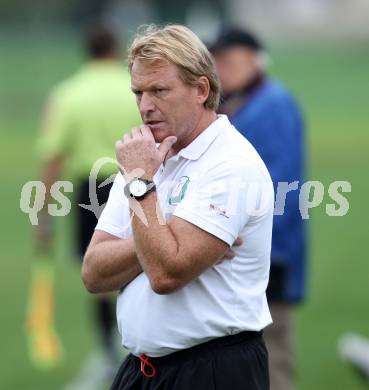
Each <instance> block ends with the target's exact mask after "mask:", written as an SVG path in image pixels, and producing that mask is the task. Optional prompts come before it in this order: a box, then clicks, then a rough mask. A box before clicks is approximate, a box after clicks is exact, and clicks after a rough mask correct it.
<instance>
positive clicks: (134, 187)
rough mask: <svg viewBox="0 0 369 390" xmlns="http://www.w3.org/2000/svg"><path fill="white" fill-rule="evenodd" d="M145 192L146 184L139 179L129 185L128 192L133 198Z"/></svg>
mask: <svg viewBox="0 0 369 390" xmlns="http://www.w3.org/2000/svg"><path fill="white" fill-rule="evenodd" d="M146 191H147V184H146V183H145V182H144V181H142V180H140V179H136V180H133V181H132V182H131V183H130V184H129V192H130V193H131V194H132V195H133V196H142V195H144V194H145V193H146Z"/></svg>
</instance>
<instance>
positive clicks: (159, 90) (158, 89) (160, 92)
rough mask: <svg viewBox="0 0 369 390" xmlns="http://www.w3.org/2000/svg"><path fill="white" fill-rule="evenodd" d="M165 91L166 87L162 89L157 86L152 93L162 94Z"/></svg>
mask: <svg viewBox="0 0 369 390" xmlns="http://www.w3.org/2000/svg"><path fill="white" fill-rule="evenodd" d="M165 91H166V89H164V88H157V89H155V91H154V93H155V95H162V94H163V93H164V92H165Z"/></svg>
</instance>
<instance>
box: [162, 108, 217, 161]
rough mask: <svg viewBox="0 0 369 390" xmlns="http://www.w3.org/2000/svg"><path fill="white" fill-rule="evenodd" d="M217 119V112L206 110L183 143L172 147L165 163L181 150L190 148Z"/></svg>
mask: <svg viewBox="0 0 369 390" xmlns="http://www.w3.org/2000/svg"><path fill="white" fill-rule="evenodd" d="M216 119H217V114H216V112H215V111H213V110H205V111H204V112H203V114H202V115H201V116H200V118H199V120H198V122H197V125H196V126H195V128H194V130H193V131H191V132H190V133H189V134H188V136H187V137H186V138H185V139H184V140H183V141H182V142H180V143H179V142H176V143H175V144H174V147H172V148H171V149H170V150H169V152H168V154H167V156H166V158H165V161H166V160H168V159H169V158H170V157H172V156H174V155H176V154H178V153H179V151H180V150H182V149H184V148H185V147H186V146H188V145H189V144H190V143H191V142H192V141H193V140H194V139H195V138H197V137H198V136H199V135H200V134H201V133H202V132H203V131H204V130H206V129H207V128H208V127H209V126H210V125H211V124H212V123H213V122H214V121H215V120H216Z"/></svg>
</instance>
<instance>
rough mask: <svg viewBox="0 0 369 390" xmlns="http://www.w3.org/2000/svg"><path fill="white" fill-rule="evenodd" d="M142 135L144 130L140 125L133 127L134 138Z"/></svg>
mask: <svg viewBox="0 0 369 390" xmlns="http://www.w3.org/2000/svg"><path fill="white" fill-rule="evenodd" d="M137 137H142V132H141V129H140V128H139V127H134V128H133V129H132V138H137Z"/></svg>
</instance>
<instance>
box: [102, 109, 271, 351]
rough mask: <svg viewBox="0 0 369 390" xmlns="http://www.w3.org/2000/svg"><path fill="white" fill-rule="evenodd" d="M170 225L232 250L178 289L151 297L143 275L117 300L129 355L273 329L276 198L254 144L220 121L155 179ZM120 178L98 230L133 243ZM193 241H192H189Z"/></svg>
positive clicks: (220, 117) (112, 191) (210, 127)
mask: <svg viewBox="0 0 369 390" xmlns="http://www.w3.org/2000/svg"><path fill="white" fill-rule="evenodd" d="M154 181H155V183H156V184H157V188H158V190H157V192H158V199H159V202H160V205H161V209H162V211H163V213H164V214H165V216H166V218H167V220H168V219H170V217H171V216H172V215H175V216H177V217H180V218H182V219H184V220H186V221H188V222H190V223H192V224H194V225H196V226H198V227H200V228H201V229H203V230H205V231H207V232H209V233H211V234H212V235H214V236H216V237H218V238H219V239H221V240H223V241H225V242H226V243H227V244H228V245H230V246H231V245H232V244H233V242H234V241H235V240H236V238H237V237H240V238H241V239H242V240H243V244H242V246H240V247H236V248H234V251H235V252H236V256H235V257H234V258H233V259H232V260H223V261H221V262H219V263H217V264H215V265H213V266H212V267H210V268H209V269H207V270H206V271H205V272H203V273H202V274H201V275H200V276H199V277H197V278H196V279H194V280H192V281H191V282H189V283H188V284H187V285H186V286H184V287H182V288H181V289H180V290H178V291H176V292H173V293H171V294H167V295H159V294H156V293H155V292H154V291H153V290H152V289H151V286H150V283H149V280H148V278H147V276H146V274H145V273H141V274H140V275H138V276H137V277H136V278H135V279H134V280H132V281H131V282H130V283H129V284H128V285H127V286H126V287H125V288H124V290H123V291H122V292H121V293H120V294H119V296H118V301H117V320H118V328H119V331H120V333H121V335H122V344H123V346H124V347H126V348H127V349H128V350H129V351H131V352H132V353H133V354H134V355H140V354H142V353H145V354H147V355H148V356H152V357H157V356H163V355H166V354H169V353H172V352H175V351H177V350H181V349H185V348H189V347H191V346H194V345H197V344H200V343H203V342H206V341H208V340H210V339H213V338H217V337H222V336H225V335H231V334H236V333H239V332H241V331H244V330H255V331H259V330H261V329H263V328H265V327H266V326H267V325H268V324H270V323H271V317H270V313H269V309H268V304H267V300H266V295H265V290H266V287H267V284H268V279H269V265H270V249H271V236H272V219H273V205H274V202H273V200H274V193H273V185H272V181H271V179H270V176H269V173H268V171H267V169H266V167H265V165H264V163H263V161H262V160H261V158H260V156H259V155H258V154H257V152H256V151H255V149H254V148H253V147H252V145H251V144H250V143H249V142H248V141H247V140H246V139H245V138H244V137H243V136H242V135H241V134H240V133H239V132H238V131H237V130H236V129H235V128H234V127H233V126H232V125H231V123H230V122H229V120H228V118H227V117H226V116H225V115H220V116H218V119H217V120H216V121H214V122H213V123H212V124H211V125H210V126H209V127H208V128H207V129H206V130H204V131H203V132H202V133H201V134H200V135H199V136H198V137H197V138H196V139H195V140H194V141H193V142H192V143H191V144H189V145H188V146H187V147H186V148H184V149H182V150H181V151H180V152H179V153H178V154H177V155H175V156H173V157H171V158H170V159H168V160H167V161H166V163H165V165H163V166H161V167H160V169H159V171H158V172H157V173H156V175H155V176H154ZM124 185H125V183H124V179H123V176H122V175H121V174H118V175H117V177H116V179H115V182H114V185H113V187H112V189H111V191H110V196H109V200H108V202H107V205H106V207H105V209H104V211H103V213H102V215H101V217H100V219H99V222H98V224H97V226H96V229H98V230H103V231H105V232H108V233H110V234H113V235H115V236H117V237H120V238H123V239H124V238H129V237H131V236H132V229H131V222H130V213H129V209H128V200H127V199H126V197H125V195H124V192H123V188H124ZM194 239H196V237H194Z"/></svg>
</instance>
